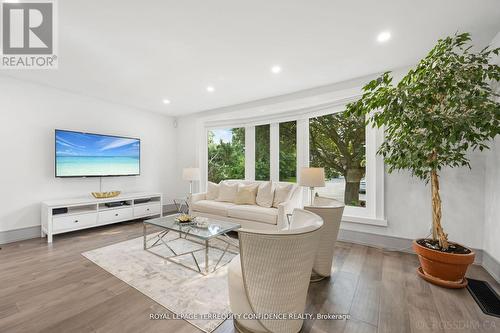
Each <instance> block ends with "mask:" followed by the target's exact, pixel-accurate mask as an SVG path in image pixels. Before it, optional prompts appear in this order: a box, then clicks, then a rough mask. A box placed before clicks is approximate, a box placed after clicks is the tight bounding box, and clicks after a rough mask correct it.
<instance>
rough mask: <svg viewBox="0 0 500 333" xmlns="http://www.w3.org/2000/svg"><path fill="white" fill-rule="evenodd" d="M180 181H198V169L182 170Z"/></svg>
mask: <svg viewBox="0 0 500 333" xmlns="http://www.w3.org/2000/svg"><path fill="white" fill-rule="evenodd" d="M182 179H183V180H189V181H193V180H200V169H199V168H184V169H182Z"/></svg>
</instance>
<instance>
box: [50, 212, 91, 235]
mask: <svg viewBox="0 0 500 333" xmlns="http://www.w3.org/2000/svg"><path fill="white" fill-rule="evenodd" d="M96 222H97V214H96V213H89V214H81V215H70V216H55V217H54V218H53V226H54V232H59V231H64V230H72V229H74V230H76V229H81V228H85V227H90V226H94V225H95V224H96Z"/></svg>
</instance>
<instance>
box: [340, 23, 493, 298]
mask: <svg viewBox="0 0 500 333" xmlns="http://www.w3.org/2000/svg"><path fill="white" fill-rule="evenodd" d="M470 40H471V39H470V35H469V34H468V33H462V34H456V35H454V36H451V37H447V38H444V39H440V40H439V41H438V42H437V44H436V46H435V47H434V48H433V49H432V50H431V51H430V52H429V54H428V55H427V56H426V57H425V58H424V59H422V60H421V61H420V62H419V63H418V65H417V66H416V67H415V68H414V69H411V70H410V71H409V72H408V73H407V74H406V76H404V77H403V79H402V80H401V81H400V82H399V83H397V84H393V82H392V77H391V75H390V73H389V72H387V73H384V74H383V75H381V76H380V77H379V78H378V79H376V80H373V81H371V82H369V83H368V84H367V85H366V86H365V87H364V88H363V91H364V93H363V96H362V97H361V99H359V100H358V101H356V102H353V103H351V104H349V105H348V106H347V115H352V114H355V115H358V116H361V115H365V116H366V118H367V123H369V124H371V125H372V126H377V127H382V126H383V127H384V131H385V132H384V133H385V140H384V142H383V144H382V145H381V146H380V148H379V150H378V153H379V154H381V155H382V156H383V157H384V160H385V164H386V166H387V167H388V171H389V172H392V171H394V170H409V171H410V172H411V173H412V175H413V176H416V177H418V178H420V179H421V180H423V181H425V182H426V183H429V182H430V184H431V198H432V239H417V240H415V241H414V242H413V248H414V250H415V252H416V253H417V255H418V257H419V261H420V265H421V267H419V269H418V273H419V275H420V276H421V277H423V278H424V279H426V280H428V281H430V282H432V283H435V284H438V285H441V286H444V287H449V288H461V287H464V286H465V285H466V284H467V280H466V279H465V273H466V271H467V268H468V266H469V265H470V264H471V263H472V262H473V261H474V253H473V251H471V250H470V249H469V248H467V247H465V246H462V245H460V244H457V243H454V242H451V241H449V240H448V235H447V234H446V233H445V231H444V230H443V227H442V225H441V197H440V194H439V173H440V171H442V169H443V168H445V167H452V168H453V167H463V166H468V167H469V168H470V164H469V159H468V155H467V153H468V151H469V150H475V149H480V150H481V151H482V150H484V149H487V148H488V146H487V144H488V142H489V140H491V139H493V138H494V137H495V136H496V135H497V134H499V133H500V103H499V102H498V97H499V95H498V93H497V92H495V90H494V89H493V86H494V84H496V83H498V81H500V67H499V66H498V65H495V64H493V63H492V58H493V57H494V55H496V56H498V53H499V52H500V48H496V49H490V48H485V49H483V50H481V51H478V52H476V51H473V50H472V49H471V47H470V46H469V45H468V44H469V43H470ZM472 222H473V221H471V223H472Z"/></svg>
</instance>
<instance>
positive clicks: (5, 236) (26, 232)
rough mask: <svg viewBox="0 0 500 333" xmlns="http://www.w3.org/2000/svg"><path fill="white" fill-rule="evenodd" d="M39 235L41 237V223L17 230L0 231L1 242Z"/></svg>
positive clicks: (11, 241)
mask: <svg viewBox="0 0 500 333" xmlns="http://www.w3.org/2000/svg"><path fill="white" fill-rule="evenodd" d="M38 237H40V226H39V225H37V226H33V227H26V228H21V229H15V230H8V231H0V244H7V243H13V242H18V241H22V240H26V239H31V238H38Z"/></svg>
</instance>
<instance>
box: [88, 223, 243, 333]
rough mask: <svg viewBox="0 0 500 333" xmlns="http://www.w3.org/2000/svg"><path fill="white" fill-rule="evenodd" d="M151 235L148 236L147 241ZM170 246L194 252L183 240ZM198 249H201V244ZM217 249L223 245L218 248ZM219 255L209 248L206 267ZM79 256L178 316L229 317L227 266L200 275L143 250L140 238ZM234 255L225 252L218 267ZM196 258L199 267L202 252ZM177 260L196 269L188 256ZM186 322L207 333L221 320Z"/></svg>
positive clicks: (163, 249)
mask: <svg viewBox="0 0 500 333" xmlns="http://www.w3.org/2000/svg"><path fill="white" fill-rule="evenodd" d="M152 236H153V235H148V238H149V237H152ZM167 237H168V238H170V239H173V238H175V237H177V235H176V234H173V233H170V234H168V235H167ZM150 244H151V243H150ZM219 244H221V243H220V242H217V241H210V245H211V246H213V245H217V246H218V245H219ZM222 244H224V243H222ZM169 245H170V246H171V247H172V248H173V249H174V251H176V252H178V253H180V252H181V250H182V252H185V251H186V250H188V249H189V250H192V249H193V243H191V242H189V241H186V240H183V239H182V240H175V241H173V242H171V243H169ZM197 246H198V245H196V244H195V245H194V247H197ZM198 247H199V248H202V246H201V245H200V246H198ZM220 247H223V246H222V245H220ZM153 249H154V250H153V251H155V252H157V253H161V254H162V255H171V254H172V253H171V252H170V250H168V249H167V248H166V247H165V246H163V245H161V246H157V247H154V248H153ZM233 251H234V249H233ZM221 253H222V251H221V250H218V249H214V248H210V251H209V264H211V265H214V264H215V263H216V262H217V260H218V259H219V257H220V254H221ZM82 255H83V256H84V257H86V258H87V259H89V260H91V261H93V262H94V263H95V264H97V265H99V266H100V267H102V268H103V269H105V270H107V271H108V272H110V273H111V274H113V275H114V276H116V277H117V278H119V279H120V280H122V281H124V282H126V283H127V284H129V285H130V286H132V287H134V288H135V289H137V290H139V291H140V292H141V293H143V294H144V295H146V296H148V297H150V298H151V299H153V300H154V301H156V302H157V303H159V304H161V305H162V306H164V307H165V308H167V309H168V310H170V311H171V312H173V313H175V314H177V315H192V314H194V315H206V314H210V313H217V314H228V313H229V312H230V311H229V296H228V286H227V266H225V267H222V268H219V269H218V270H217V271H216V272H215V273H210V275H208V276H202V275H201V274H199V273H197V272H194V271H192V270H190V269H187V268H185V267H182V266H180V265H177V264H175V263H172V262H169V261H167V260H164V259H162V258H160V257H158V256H156V255H154V254H151V253H149V252H147V251H144V249H143V238H142V237H139V238H135V239H131V240H128V241H125V242H121V243H117V244H113V245H110V246H106V247H102V248H99V249H96V250H92V251H88V252H85V253H82ZM234 256H235V255H234V254H231V253H226V255H225V256H224V258H223V259H222V261H221V263H220V264H225V263H227V262H229V261H231V259H232V258H233V257H234ZM196 257H197V259H198V262H199V263H200V266H202V265H204V257H205V253H204V251H200V252H197V254H196ZM180 261H182V262H183V263H184V264H185V265H188V266H190V267H193V268H196V264H195V263H194V260H193V259H192V257H191V255H186V256H184V257H182V259H181V260H180ZM202 267H203V266H202ZM187 321H188V322H189V323H191V324H192V325H194V326H196V327H198V328H199V329H201V330H203V331H205V332H208V333H210V332H212V331H214V330H215V329H216V328H217V327H218V326H219V325H220V324H222V322H223V321H224V320H223V319H208V320H206V319H205V318H192V319H189V320H187Z"/></svg>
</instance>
